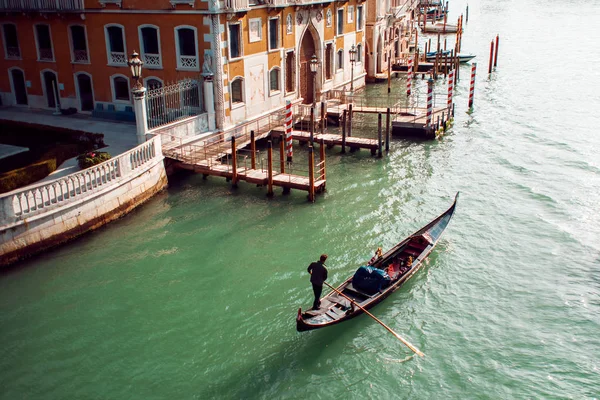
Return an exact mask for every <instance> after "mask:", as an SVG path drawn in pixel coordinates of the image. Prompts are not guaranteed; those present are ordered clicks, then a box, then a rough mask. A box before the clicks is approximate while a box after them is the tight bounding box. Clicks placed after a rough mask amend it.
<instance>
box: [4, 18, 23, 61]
mask: <svg viewBox="0 0 600 400" xmlns="http://www.w3.org/2000/svg"><path fill="white" fill-rule="evenodd" d="M2 38H3V39H4V56H5V57H6V58H14V59H20V58H21V48H20V46H19V36H18V35H17V26H16V25H15V24H11V23H6V24H2Z"/></svg>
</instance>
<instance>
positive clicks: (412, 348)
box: [323, 282, 425, 357]
mask: <svg viewBox="0 0 600 400" xmlns="http://www.w3.org/2000/svg"><path fill="white" fill-rule="evenodd" d="M323 283H324V284H326V285H327V286H328V287H329V288H330V289H332V290H334V291H335V292H336V293H338V294H340V295H342V296H344V297H345V298H347V299H348V300H350V301H351V302H352V304H354V305H356V306H357V307H358V308H360V309H361V310H362V311H363V312H364V313H365V314H367V315H368V316H369V317H371V318H373V319H374V320H375V321H377V323H379V325H381V326H383V327H384V328H385V329H387V331H388V332H390V333H391V334H392V335H394V336H396V338H398V340H400V341H401V342H402V343H404V344H405V345H406V347H408V348H409V349H411V350H412V351H414V352H415V353H417V354H418V355H420V356H421V357H423V356H424V355H425V354H423V353H421V351H420V350H419V349H417V348H416V347H415V346H413V345H412V344H410V343H409V342H407V341H406V340H405V339H404V338H403V337H402V336H400V335H398V334H397V333H396V332H394V331H393V330H392V328H390V327H389V326H387V325H386V324H384V323H383V322H381V321H380V320H379V318H377V317H376V316H374V315H373V314H371V313H370V312H368V311H367V310H366V309H365V308H364V307H363V306H361V305H360V304H358V303H357V302H355V301H354V300H352V299H351V298H350V297H348V296H346V295H345V294H344V293H342V292H340V291H339V290H337V289H336V288H334V287H333V286H331V285H330V284H329V283H327V282H323Z"/></svg>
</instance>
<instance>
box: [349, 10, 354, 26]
mask: <svg viewBox="0 0 600 400" xmlns="http://www.w3.org/2000/svg"><path fill="white" fill-rule="evenodd" d="M350 22H354V7H353V6H349V7H348V23H350Z"/></svg>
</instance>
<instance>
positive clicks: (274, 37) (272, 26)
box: [269, 17, 279, 50]
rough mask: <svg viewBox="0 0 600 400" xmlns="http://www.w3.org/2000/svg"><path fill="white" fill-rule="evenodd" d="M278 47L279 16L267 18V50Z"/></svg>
mask: <svg viewBox="0 0 600 400" xmlns="http://www.w3.org/2000/svg"><path fill="white" fill-rule="evenodd" d="M278 48H279V17H277V18H269V50H276V49H278Z"/></svg>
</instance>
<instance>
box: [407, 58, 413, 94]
mask: <svg viewBox="0 0 600 400" xmlns="http://www.w3.org/2000/svg"><path fill="white" fill-rule="evenodd" d="M412 79H413V59H412V57H410V58H409V59H408V75H407V76H406V95H407V96H410V94H411V89H412Z"/></svg>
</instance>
